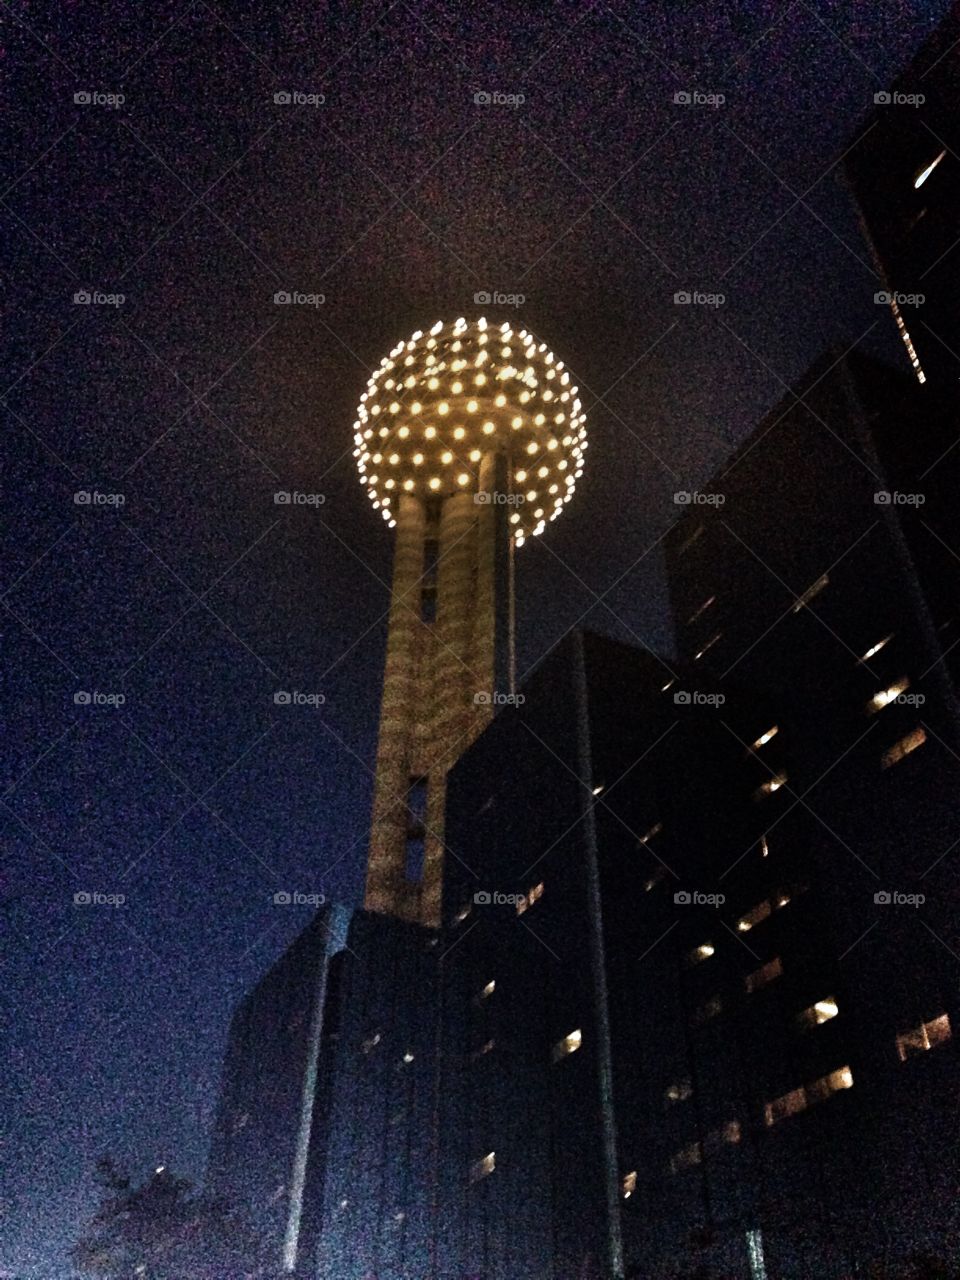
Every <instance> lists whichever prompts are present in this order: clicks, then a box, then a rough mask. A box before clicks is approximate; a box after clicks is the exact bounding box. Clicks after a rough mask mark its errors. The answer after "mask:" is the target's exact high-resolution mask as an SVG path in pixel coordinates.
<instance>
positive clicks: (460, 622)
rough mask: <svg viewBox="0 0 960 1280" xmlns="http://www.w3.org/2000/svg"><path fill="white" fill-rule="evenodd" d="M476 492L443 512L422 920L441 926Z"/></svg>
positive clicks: (465, 714) (463, 719)
mask: <svg viewBox="0 0 960 1280" xmlns="http://www.w3.org/2000/svg"><path fill="white" fill-rule="evenodd" d="M473 499H474V495H473V494H472V493H454V494H451V495H450V496H449V497H447V498H445V499H444V502H443V507H442V509H441V512H440V540H439V555H438V561H437V619H436V622H435V624H434V626H435V636H436V645H435V648H434V663H433V680H432V686H428V687H432V701H433V720H432V746H431V750H430V761H429V772H428V781H427V824H426V825H427V834H426V838H425V840H424V857H423V883H422V886H421V893H420V921H421V923H422V924H425V925H430V926H432V927H436V926H437V925H439V923H440V909H441V900H442V896H443V851H444V842H443V834H444V817H445V808H446V778H447V770H448V769H449V768H450V766H451V765H452V764H453V762H454V761H455V760H456V758H457V756H458V755H459V754H460V752H461V751H462V750H463V746H464V739H465V734H466V731H467V729H468V728H469V724H470V713H471V712H472V711H473V695H474V692H475V691H474V690H473V689H472V684H473V674H472V671H471V668H470V662H471V657H472V655H471V648H472V643H471V642H472V639H473V630H472V627H471V618H472V614H473V596H474V591H475V587H476V583H475V567H476V538H477V533H476V529H477V524H476V512H477V510H478V507H477V504H476V503H474V500H473Z"/></svg>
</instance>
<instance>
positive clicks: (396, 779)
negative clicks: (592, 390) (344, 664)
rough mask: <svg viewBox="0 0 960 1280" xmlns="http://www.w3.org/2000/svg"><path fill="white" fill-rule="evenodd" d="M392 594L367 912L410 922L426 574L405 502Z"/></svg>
mask: <svg viewBox="0 0 960 1280" xmlns="http://www.w3.org/2000/svg"><path fill="white" fill-rule="evenodd" d="M396 518H397V539H396V547H395V550H394V567H393V586H392V590H391V595H390V620H389V626H388V631H387V655H386V663H385V667H384V676H383V701H382V703H381V709H380V735H379V739H378V742H377V767H376V774H375V777H374V786H373V817H372V822H371V831H370V857H369V862H368V864H367V882H366V893H365V896H364V906H365V907H366V908H367V909H368V910H370V911H380V912H385V913H387V914H389V915H395V916H400V917H401V918H406V917H407V916H409V914H410V905H409V902H408V896H409V892H408V889H407V884H406V878H405V874H404V872H405V864H406V841H407V791H408V788H409V783H410V771H411V753H412V750H413V735H414V725H415V723H416V720H417V718H418V715H422V714H423V711H424V708H423V705H422V698H421V699H420V702H421V705H420V706H417V705H416V704H417V701H418V698H417V695H418V690H419V686H420V685H421V684H422V682H421V681H419V680H418V663H417V660H418V644H417V641H418V638H419V636H420V633H421V631H422V628H423V623H422V620H421V604H420V594H421V593H420V585H419V584H420V578H421V576H422V574H423V555H424V536H425V529H426V512H425V509H424V505H423V503H422V502H421V501H420V500H419V499H417V498H413V497H410V496H409V495H407V494H404V495H402V496H401V498H400V502H399V505H398V508H397V517H396Z"/></svg>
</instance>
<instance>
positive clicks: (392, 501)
mask: <svg viewBox="0 0 960 1280" xmlns="http://www.w3.org/2000/svg"><path fill="white" fill-rule="evenodd" d="M354 446H355V447H354V457H355V458H356V460H357V467H358V470H359V473H360V482H361V484H362V485H363V486H364V488H365V489H366V490H367V495H368V497H369V498H370V501H371V502H372V503H373V506H374V507H375V508H377V509H378V510H379V511H380V512H381V514H382V516H383V518H384V519H385V520H386V521H387V522H388V524H390V525H391V526H392V525H393V524H394V523H395V519H394V514H395V511H396V506H397V502H398V500H399V497H400V495H401V494H404V493H409V494H413V495H415V496H419V497H429V496H437V497H445V496H447V495H449V494H451V493H456V492H458V491H464V490H465V491H467V492H471V491H474V492H475V491H476V487H477V479H478V471H479V466H480V462H481V459H482V458H483V456H484V454H487V453H490V452H491V451H497V452H503V453H505V454H506V455H507V457H508V458H509V459H510V465H511V469H512V489H513V491H514V492H515V493H517V494H523V496H524V501H523V502H522V503H520V504H518V505H517V506H516V508H515V509H514V510H513V512H512V514H511V517H510V528H511V532H512V535H513V538H514V540H515V541H516V543H517V545H522V543H523V542H524V541H525V539H526V538H527V537H536V536H537V535H539V534H540V533H542V532H543V530H544V529H545V528H546V525H547V523H548V522H549V521H551V520H555V519H556V517H557V516H558V515H559V514H560V512H561V511H562V510H563V507H564V506H565V505H566V503H567V502H569V500H570V498H571V497H572V496H573V493H574V490H575V488H576V482H577V480H578V479H579V478H580V475H581V474H582V471H583V455H584V451H585V449H586V447H587V436H586V426H585V417H584V413H583V410H582V407H581V404H580V400H579V398H578V396H577V388H576V387H575V386H574V385H573V383H572V382H571V380H570V375H569V373H568V371H567V370H566V369H565V368H564V366H563V364H562V363H561V362H559V361H557V360H555V358H554V356H553V354H552V352H550V351H548V350H547V348H546V346H545V344H543V343H537V341H536V339H535V338H534V337H533V336H532V335H531V334H530V333H528V332H527V330H525V329H521V330H514V329H513V328H512V327H511V326H510V325H509V324H508V323H506V322H505V323H503V324H502V325H500V326H499V327H497V328H495V327H493V326H490V325H488V324H487V322H486V320H485V319H483V318H481V319H479V320H476V321H473V322H468V321H467V320H464V319H460V320H457V321H456V322H455V323H454V324H452V325H444V324H443V323H442V322H438V323H437V324H435V325H434V326H433V328H432V329H431V330H430V331H429V333H423V332H422V331H418V332H417V333H415V334H413V335H412V337H411V338H410V339H409V340H407V341H406V342H401V343H398V344H397V345H396V346H395V347H394V349H393V350H392V351H391V352H390V354H389V355H388V356H385V357H384V359H383V360H381V362H380V366H379V368H378V369H377V370H376V371H375V372H374V373H373V375H372V377H371V378H370V380H369V382H368V383H367V389H366V391H365V392H364V394H363V395H362V396H361V399H360V404H359V407H358V409H357V420H356V422H355V423H354Z"/></svg>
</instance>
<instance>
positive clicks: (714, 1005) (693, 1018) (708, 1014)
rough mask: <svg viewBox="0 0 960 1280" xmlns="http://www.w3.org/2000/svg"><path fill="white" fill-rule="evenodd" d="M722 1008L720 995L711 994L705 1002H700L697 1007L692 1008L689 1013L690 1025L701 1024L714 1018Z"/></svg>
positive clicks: (696, 1025)
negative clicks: (691, 1011)
mask: <svg viewBox="0 0 960 1280" xmlns="http://www.w3.org/2000/svg"><path fill="white" fill-rule="evenodd" d="M722 1010H723V1001H722V1000H721V999H720V997H719V996H711V997H710V999H709V1000H708V1001H707V1002H706V1004H702V1005H701V1006H700V1008H699V1009H694V1011H693V1013H692V1014H691V1015H690V1025H691V1026H692V1027H699V1026H702V1025H703V1024H704V1023H705V1022H709V1021H710V1019H711V1018H715V1017H716V1016H717V1014H718V1013H720V1012H721V1011H722Z"/></svg>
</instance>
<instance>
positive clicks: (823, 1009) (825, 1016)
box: [797, 996, 840, 1029]
mask: <svg viewBox="0 0 960 1280" xmlns="http://www.w3.org/2000/svg"><path fill="white" fill-rule="evenodd" d="M839 1012H840V1009H839V1007H838V1005H837V1002H836V1000H834V998H833V996H828V997H827V998H826V999H825V1000H818V1001H817V1002H816V1004H812V1005H811V1006H810V1008H809V1009H804V1011H803V1012H802V1013H799V1014H797V1022H799V1024H800V1026H801V1027H802V1028H804V1029H806V1028H809V1027H819V1026H820V1025H821V1023H824V1022H829V1021H830V1019H831V1018H835V1017H836V1016H837V1014H838V1013H839Z"/></svg>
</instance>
